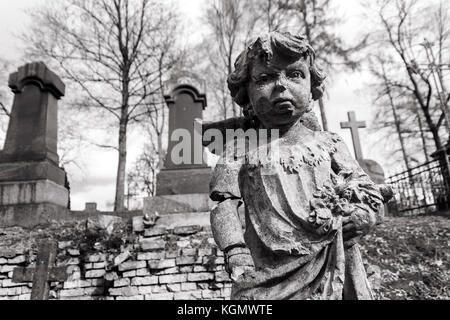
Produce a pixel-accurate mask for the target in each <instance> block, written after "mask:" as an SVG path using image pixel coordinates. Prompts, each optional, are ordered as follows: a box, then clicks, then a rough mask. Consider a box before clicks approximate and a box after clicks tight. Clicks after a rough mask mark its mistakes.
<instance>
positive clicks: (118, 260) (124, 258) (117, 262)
mask: <svg viewBox="0 0 450 320" xmlns="http://www.w3.org/2000/svg"><path fill="white" fill-rule="evenodd" d="M130 257H131V253H130V251H129V250H125V251H124V252H122V253H120V254H119V255H118V256H117V257H115V258H114V266H118V265H120V264H122V263H124V262H125V261H127V260H128V258H130Z"/></svg>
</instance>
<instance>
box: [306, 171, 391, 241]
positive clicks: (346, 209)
mask: <svg viewBox="0 0 450 320" xmlns="http://www.w3.org/2000/svg"><path fill="white" fill-rule="evenodd" d="M310 204H311V213H310V215H309V218H308V222H309V223H310V224H311V225H312V226H313V227H314V230H315V231H316V233H318V234H319V235H326V234H328V233H329V232H330V231H331V230H338V229H339V228H340V227H341V226H340V225H339V224H341V225H342V220H343V219H342V218H346V217H347V219H350V220H351V221H352V222H353V223H354V225H355V227H356V229H357V230H359V231H358V233H359V234H366V233H367V232H368V231H369V229H370V228H371V227H372V226H374V225H375V224H376V217H375V215H374V214H373V213H371V212H370V210H369V209H372V210H373V212H378V211H379V210H380V208H381V207H382V205H383V195H382V191H381V190H380V187H379V186H377V185H374V184H373V183H371V182H368V181H367V180H365V179H363V178H361V179H354V177H353V173H340V174H339V175H333V176H332V179H331V181H330V182H329V183H327V184H325V185H324V186H323V187H322V188H320V189H318V191H317V192H316V193H315V194H314V199H313V200H312V201H311V203H310Z"/></svg>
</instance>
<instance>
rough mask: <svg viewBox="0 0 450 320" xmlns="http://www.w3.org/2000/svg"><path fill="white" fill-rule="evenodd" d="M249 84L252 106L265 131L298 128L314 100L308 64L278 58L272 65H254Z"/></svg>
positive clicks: (307, 62)
mask: <svg viewBox="0 0 450 320" xmlns="http://www.w3.org/2000/svg"><path fill="white" fill-rule="evenodd" d="M250 76H251V79H250V82H249V84H248V88H247V90H248V95H249V97H250V102H251V104H252V106H253V109H254V111H255V113H256V116H257V117H258V119H259V120H260V121H261V122H262V124H263V125H264V127H266V128H277V129H283V128H285V127H288V126H291V125H293V124H295V123H296V122H297V121H298V120H299V119H300V117H301V116H302V115H303V114H304V113H305V112H306V111H307V110H308V107H309V103H310V100H311V75H310V71H309V61H308V60H305V59H304V58H300V59H299V60H295V61H292V59H290V61H289V60H288V59H287V58H285V57H283V56H280V55H278V54H275V55H274V57H273V59H272V60H271V61H270V62H269V64H268V65H267V64H265V63H261V62H256V61H255V62H254V63H253V65H252V68H251V74H250Z"/></svg>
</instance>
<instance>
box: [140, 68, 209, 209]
mask: <svg viewBox="0 0 450 320" xmlns="http://www.w3.org/2000/svg"><path fill="white" fill-rule="evenodd" d="M172 80H173V79H172ZM191 80H195V79H191V78H189V77H188V76H186V75H182V76H180V78H178V79H176V80H175V81H172V82H171V83H169V84H168V85H167V84H166V92H170V93H169V94H168V95H166V96H165V100H166V103H167V106H168V108H169V132H168V133H169V135H168V138H169V143H168V149H167V155H166V159H165V162H164V167H163V169H162V170H161V172H160V173H159V174H158V175H157V183H156V197H152V198H147V199H145V200H144V213H145V214H148V215H150V216H151V215H153V214H155V213H156V212H157V213H158V214H161V215H164V214H177V213H193V212H203V213H204V212H208V211H209V210H210V209H211V208H212V206H213V203H212V201H211V200H210V199H209V183H210V181H211V177H212V168H210V167H208V166H207V164H206V163H205V161H204V157H203V152H204V148H203V145H202V128H201V126H199V127H197V126H196V125H194V124H195V123H197V124H198V122H196V120H197V119H203V111H204V110H205V108H206V106H207V100H206V95H205V94H204V93H201V92H200V91H199V89H197V88H198V87H196V85H198V81H191Z"/></svg>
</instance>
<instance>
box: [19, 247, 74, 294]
mask: <svg viewBox="0 0 450 320" xmlns="http://www.w3.org/2000/svg"><path fill="white" fill-rule="evenodd" d="M38 248H39V249H38V255H37V258H36V267H35V268H15V269H14V273H13V279H12V281H13V282H16V283H23V282H33V287H32V289H31V300H48V297H49V291H50V286H49V282H64V281H66V280H67V278H68V275H67V273H66V267H53V265H54V264H55V260H56V252H57V249H58V243H57V242H56V241H48V240H44V241H41V242H40V243H39V247H38Z"/></svg>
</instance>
